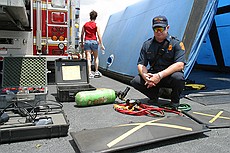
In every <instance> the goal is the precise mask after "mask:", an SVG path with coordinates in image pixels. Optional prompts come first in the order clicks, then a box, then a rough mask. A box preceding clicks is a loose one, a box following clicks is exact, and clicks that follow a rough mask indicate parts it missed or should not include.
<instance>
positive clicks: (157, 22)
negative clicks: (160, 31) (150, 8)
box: [152, 15, 168, 28]
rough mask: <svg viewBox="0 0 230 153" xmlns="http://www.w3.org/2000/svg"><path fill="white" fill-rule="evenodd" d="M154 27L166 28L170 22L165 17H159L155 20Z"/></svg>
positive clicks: (153, 21)
mask: <svg viewBox="0 0 230 153" xmlns="http://www.w3.org/2000/svg"><path fill="white" fill-rule="evenodd" d="M152 24H153V25H152V26H153V28H154V27H166V26H168V20H167V18H166V17H165V16H162V15H159V16H156V17H154V18H153V20H152Z"/></svg>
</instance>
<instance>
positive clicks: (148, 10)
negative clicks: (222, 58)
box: [99, 0, 217, 77]
mask: <svg viewBox="0 0 230 153" xmlns="http://www.w3.org/2000/svg"><path fill="white" fill-rule="evenodd" d="M197 6H199V7H200V8H201V10H200V9H198V10H195V9H196V8H197ZM201 6H203V8H202V7H201ZM216 7H217V0H203V1H199V0H161V1H158V0H143V1H140V2H139V3H136V4H134V5H131V6H128V7H127V8H126V9H125V10H123V11H121V12H118V13H115V14H113V15H111V16H110V18H109V20H108V23H107V26H106V28H105V31H104V34H103V42H104V45H105V47H106V53H105V54H104V55H99V59H100V65H99V66H100V68H102V69H105V70H106V71H111V72H115V73H119V74H122V75H128V76H135V75H137V73H138V72H137V60H138V57H139V53H140V49H141V46H142V44H143V42H144V41H145V40H147V39H149V38H151V37H153V31H152V28H151V24H152V18H153V17H155V16H157V15H165V16H166V17H167V18H168V20H169V25H170V29H169V33H170V34H171V35H173V36H176V37H177V38H178V39H180V40H183V41H186V43H185V47H186V48H187V46H188V49H187V52H188V64H187V66H186V68H185V74H186V77H188V75H189V73H190V71H191V69H192V67H193V65H194V63H195V61H196V59H197V53H198V51H199V49H200V46H201V44H202V41H203V40H204V38H205V36H206V34H207V33H208V31H209V29H210V26H211V23H212V20H213V17H214V15H215V11H216V9H215V8H216ZM199 13H200V14H199ZM197 15H199V16H198V17H197ZM194 22H197V23H194ZM192 36H194V37H192ZM190 46H191V47H190ZM189 53H190V54H189ZM111 55H113V57H114V60H113V63H112V64H111V65H110V67H108V66H107V59H108V57H109V56H111Z"/></svg>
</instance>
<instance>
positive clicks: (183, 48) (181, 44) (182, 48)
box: [180, 42, 185, 50]
mask: <svg viewBox="0 0 230 153" xmlns="http://www.w3.org/2000/svg"><path fill="white" fill-rule="evenodd" d="M180 48H181V50H185V47H184V43H183V42H180Z"/></svg>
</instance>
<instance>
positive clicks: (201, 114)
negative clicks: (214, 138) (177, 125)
mask: <svg viewBox="0 0 230 153" xmlns="http://www.w3.org/2000/svg"><path fill="white" fill-rule="evenodd" d="M185 113H186V112H185ZM186 114H187V115H188V116H190V117H191V118H193V119H194V120H196V121H197V122H199V123H201V124H205V125H207V127H208V128H224V127H230V112H228V111H226V110H223V109H211V110H199V111H189V112H187V113H186Z"/></svg>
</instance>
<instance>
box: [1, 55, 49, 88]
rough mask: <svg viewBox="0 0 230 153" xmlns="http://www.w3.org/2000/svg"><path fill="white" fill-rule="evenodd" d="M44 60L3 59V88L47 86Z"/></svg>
mask: <svg viewBox="0 0 230 153" xmlns="http://www.w3.org/2000/svg"><path fill="white" fill-rule="evenodd" d="M46 67H47V65H46V58H43V57H5V58H4V63H3V83H2V85H3V87H34V86H45V85H47V77H46V76H47V74H46Z"/></svg>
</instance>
